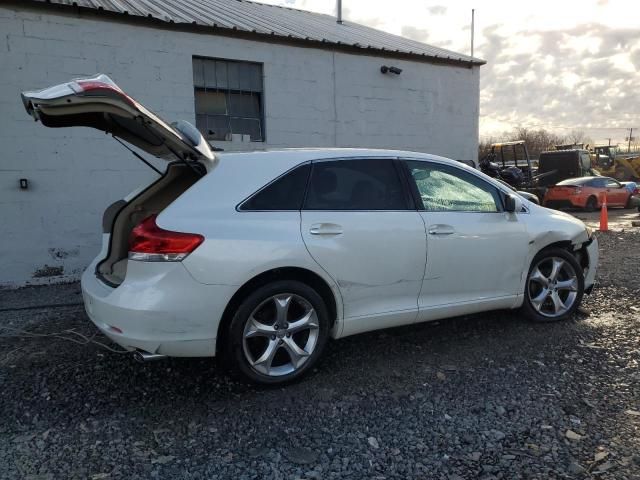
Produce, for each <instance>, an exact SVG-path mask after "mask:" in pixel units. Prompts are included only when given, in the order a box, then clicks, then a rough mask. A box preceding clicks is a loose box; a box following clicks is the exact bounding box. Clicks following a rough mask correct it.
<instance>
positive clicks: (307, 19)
mask: <svg viewBox="0 0 640 480" xmlns="http://www.w3.org/2000/svg"><path fill="white" fill-rule="evenodd" d="M25 3H27V2H24V1H23V2H20V4H22V5H24V4H25ZM30 3H32V4H40V5H43V6H45V5H51V6H58V7H62V8H64V7H67V8H73V9H75V10H76V11H80V12H83V11H95V12H96V13H106V14H108V15H110V16H111V17H112V18H113V16H114V15H115V16H116V17H117V16H118V15H123V16H127V17H128V18H129V19H131V20H133V19H139V20H142V19H144V20H146V21H154V22H155V23H156V24H158V22H161V23H166V24H170V25H173V26H190V27H195V28H198V29H200V30H201V29H202V28H204V29H208V30H209V31H210V32H211V33H221V34H226V35H230V34H233V35H245V36H246V35H257V36H260V37H265V36H268V37H269V39H270V41H279V42H293V43H308V44H312V45H309V46H315V47H317V48H326V49H331V50H340V49H343V50H350V51H353V52H355V53H369V54H377V55H384V56H390V57H394V56H398V57H403V58H416V59H421V60H422V61H436V62H443V63H465V64H467V65H469V64H473V65H482V64H484V63H486V62H485V61H484V60H480V59H478V58H473V57H470V56H468V55H462V54H460V53H456V52H452V51H449V50H445V49H443V48H439V47H433V46H431V45H427V44H424V43H421V42H417V41H415V40H410V39H408V38H404V37H400V36H398V35H393V34H391V33H387V32H383V31H380V30H376V29H374V28H370V27H367V26H364V25H360V24H357V23H353V22H349V21H344V22H343V23H342V24H339V23H337V22H336V19H335V17H333V16H331V15H324V14H320V13H314V12H308V11H305V10H297V9H294V8H288V7H281V6H276V5H269V4H264V3H258V2H252V1H248V0H30Z"/></svg>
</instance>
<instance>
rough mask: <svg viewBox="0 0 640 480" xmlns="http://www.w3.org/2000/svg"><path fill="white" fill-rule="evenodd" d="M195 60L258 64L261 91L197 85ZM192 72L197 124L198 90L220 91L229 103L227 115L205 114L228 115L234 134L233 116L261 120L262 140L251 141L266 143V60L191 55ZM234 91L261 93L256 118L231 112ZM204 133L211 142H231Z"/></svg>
mask: <svg viewBox="0 0 640 480" xmlns="http://www.w3.org/2000/svg"><path fill="white" fill-rule="evenodd" d="M194 60H202V61H212V62H225V63H227V64H229V63H236V64H253V65H258V66H260V91H259V92H255V91H251V90H242V89H234V88H229V87H227V88H219V87H216V88H207V87H206V86H205V87H199V86H196V83H195V70H194V67H193V63H194ZM191 73H192V76H193V82H192V83H193V106H194V115H195V116H196V122H195V124H196V125H197V115H198V113H197V108H196V92H197V91H201V92H207V91H210V92H220V93H223V94H224V95H225V101H226V103H227V109H228V113H227V114H226V115H222V114H204V115H207V116H208V115H211V116H219V117H226V118H227V124H228V126H229V133H231V134H233V133H234V132H233V131H232V130H231V119H232V118H236V119H248V120H259V121H260V137H261V138H260V140H251V142H255V143H265V142H266V141H267V128H266V115H265V105H266V103H265V99H264V96H265V88H264V87H265V85H264V62H256V61H251V60H238V59H233V58H221V57H205V56H202V55H192V56H191ZM227 80H228V78H227ZM232 93H234V94H240V95H245V94H250V95H252V96H253V95H259V107H260V116H259V117H258V118H254V117H239V116H234V115H231V114H230V111H229V108H230V98H231V97H230V95H231V94H232ZM198 131H200V129H198ZM200 133H202V135H203V137H204V138H205V139H206V140H207V141H211V142H230V140H226V139H223V140H220V139H214V138H209V137H208V134H207V133H203V132H200ZM242 135H246V134H242Z"/></svg>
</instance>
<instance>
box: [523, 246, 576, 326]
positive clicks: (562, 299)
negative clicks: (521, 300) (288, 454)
mask: <svg viewBox="0 0 640 480" xmlns="http://www.w3.org/2000/svg"><path fill="white" fill-rule="evenodd" d="M527 294H528V295H529V301H530V302H531V305H532V306H533V308H534V309H535V310H536V311H537V312H538V313H539V314H541V315H543V316H545V317H548V318H556V317H560V316H562V315H564V314H565V313H566V312H568V311H569V310H570V309H571V307H573V304H574V303H575V301H576V298H577V297H578V275H577V274H576V271H575V269H574V268H573V266H572V265H571V264H570V263H569V262H567V261H566V260H565V259H563V258H560V257H546V258H543V259H542V260H540V261H539V262H538V263H537V264H536V265H535V266H534V267H533V269H532V270H531V273H529V279H528V281H527Z"/></svg>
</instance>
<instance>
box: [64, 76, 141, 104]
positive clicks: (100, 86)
mask: <svg viewBox="0 0 640 480" xmlns="http://www.w3.org/2000/svg"><path fill="white" fill-rule="evenodd" d="M98 78H100V77H98ZM103 78H104V77H103ZM69 85H70V87H71V89H72V90H73V91H74V92H75V93H77V94H84V95H94V96H96V95H97V96H109V95H114V94H115V95H117V96H118V97H120V98H122V99H123V100H124V101H125V102H127V103H128V104H129V105H131V106H133V107H135V106H136V105H135V101H134V100H133V98H131V97H130V96H129V95H127V94H126V93H124V92H123V91H122V90H120V87H118V85H116V84H115V83H110V82H107V81H106V80H98V79H89V80H75V81H73V82H71V83H70V84H69Z"/></svg>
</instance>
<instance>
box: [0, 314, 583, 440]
mask: <svg viewBox="0 0 640 480" xmlns="http://www.w3.org/2000/svg"><path fill="white" fill-rule="evenodd" d="M68 320H71V321H70V322H69V323H71V324H73V325H76V324H80V323H81V322H86V321H88V320H86V318H85V316H84V313H83V312H81V311H77V312H75V313H74V314H73V318H71V319H68ZM584 328H586V327H585V326H584V325H583V324H582V322H581V321H580V320H579V319H576V320H572V321H569V322H563V323H559V324H545V325H540V324H533V323H530V322H527V321H525V320H524V319H522V318H521V317H520V316H518V314H517V313H515V312H511V311H508V312H490V313H485V314H481V315H471V316H465V317H458V318H453V319H447V320H443V321H439V322H431V323H425V324H416V325H410V326H405V327H399V328H394V329H387V330H381V331H376V332H371V333H367V334H362V335H357V336H354V337H348V338H345V339H341V340H338V341H333V342H330V343H329V345H328V346H327V350H326V352H325V355H324V357H323V359H322V361H321V362H320V364H319V365H318V367H317V368H316V369H315V370H314V371H313V372H310V373H309V375H308V376H307V377H306V378H304V379H303V380H302V381H300V382H299V383H296V384H293V385H290V386H288V387H280V388H264V387H256V386H254V385H250V384H247V383H245V382H243V381H239V380H236V379H235V377H234V376H232V375H229V374H228V369H226V368H225V366H224V365H223V364H221V361H219V360H217V359H176V358H172V359H167V360H162V361H158V362H151V363H145V364H139V363H136V362H134V361H133V359H132V358H131V356H130V355H125V354H116V353H112V352H109V351H105V350H102V349H100V348H99V347H98V346H96V345H87V346H82V347H81V346H77V345H74V344H67V343H66V342H63V341H62V340H58V339H47V340H46V341H44V340H39V339H35V340H26V341H25V340H21V341H20V342H14V343H13V344H9V342H8V341H7V340H6V339H4V341H3V342H2V343H4V345H2V348H3V349H12V348H13V349H15V348H21V349H22V354H21V356H20V358H14V359H13V360H12V361H9V362H4V363H3V364H0V383H2V384H3V385H2V386H3V390H4V392H5V393H4V395H3V400H2V401H0V406H1V407H2V411H3V412H4V413H3V414H2V416H4V417H5V418H4V421H3V422H0V423H3V424H4V425H5V428H9V429H14V428H16V429H19V428H20V427H19V424H20V422H21V421H22V415H21V412H24V411H25V410H26V411H29V410H32V411H36V412H38V415H39V418H40V420H41V421H45V420H46V421H47V422H53V423H56V422H62V423H66V422H68V421H69V418H74V417H76V416H78V415H80V416H83V415H84V416H86V418H104V417H111V416H113V415H115V414H116V413H117V414H118V415H126V416H130V417H137V418H138V419H140V420H141V421H143V420H144V419H145V418H152V419H154V421H160V422H161V421H162V415H164V414H165V413H164V412H167V411H172V410H174V409H175V408H176V407H178V408H179V412H180V413H183V414H186V415H188V416H189V417H190V418H197V417H198V416H202V417H206V416H208V415H211V414H216V413H221V412H225V411H228V410H229V409H231V410H237V409H238V408H241V406H242V405H246V404H255V403H261V402H265V401H266V402H277V403H283V402H284V403H285V404H286V402H287V401H294V400H295V399H299V398H307V399H310V401H313V402H323V401H329V400H331V399H335V398H341V397H343V396H345V395H347V396H348V395H350V394H353V392H356V391H357V392H359V394H365V395H376V393H377V392H379V391H380V390H381V389H385V388H390V389H391V390H394V389H399V390H400V391H408V390H411V389H412V388H414V389H415V388H416V385H419V384H420V382H423V383H424V382H427V383H428V382H433V381H437V379H438V378H441V377H442V376H444V375H447V376H450V374H451V372H458V373H462V374H465V376H468V375H467V374H470V373H472V372H473V371H474V370H476V369H478V368H481V367H482V368H493V367H494V366H496V365H508V364H509V363H510V362H514V361H516V362H520V363H521V362H534V361H538V360H539V356H540V352H541V351H545V350H549V349H553V348H554V347H553V346H554V344H555V343H556V342H557V340H558V338H559V337H561V336H566V337H567V338H569V339H571V338H573V339H576V338H577V336H576V335H575V333H576V330H577V329H578V330H579V329H584ZM1 340H2V339H0V341H1ZM104 340H105V341H106V339H104ZM575 341H577V340H575ZM29 342H31V343H29ZM470 381H473V375H471V377H470ZM17 398H20V401H17ZM79 408H80V411H78V409H79ZM12 427H13V428H12Z"/></svg>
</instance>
